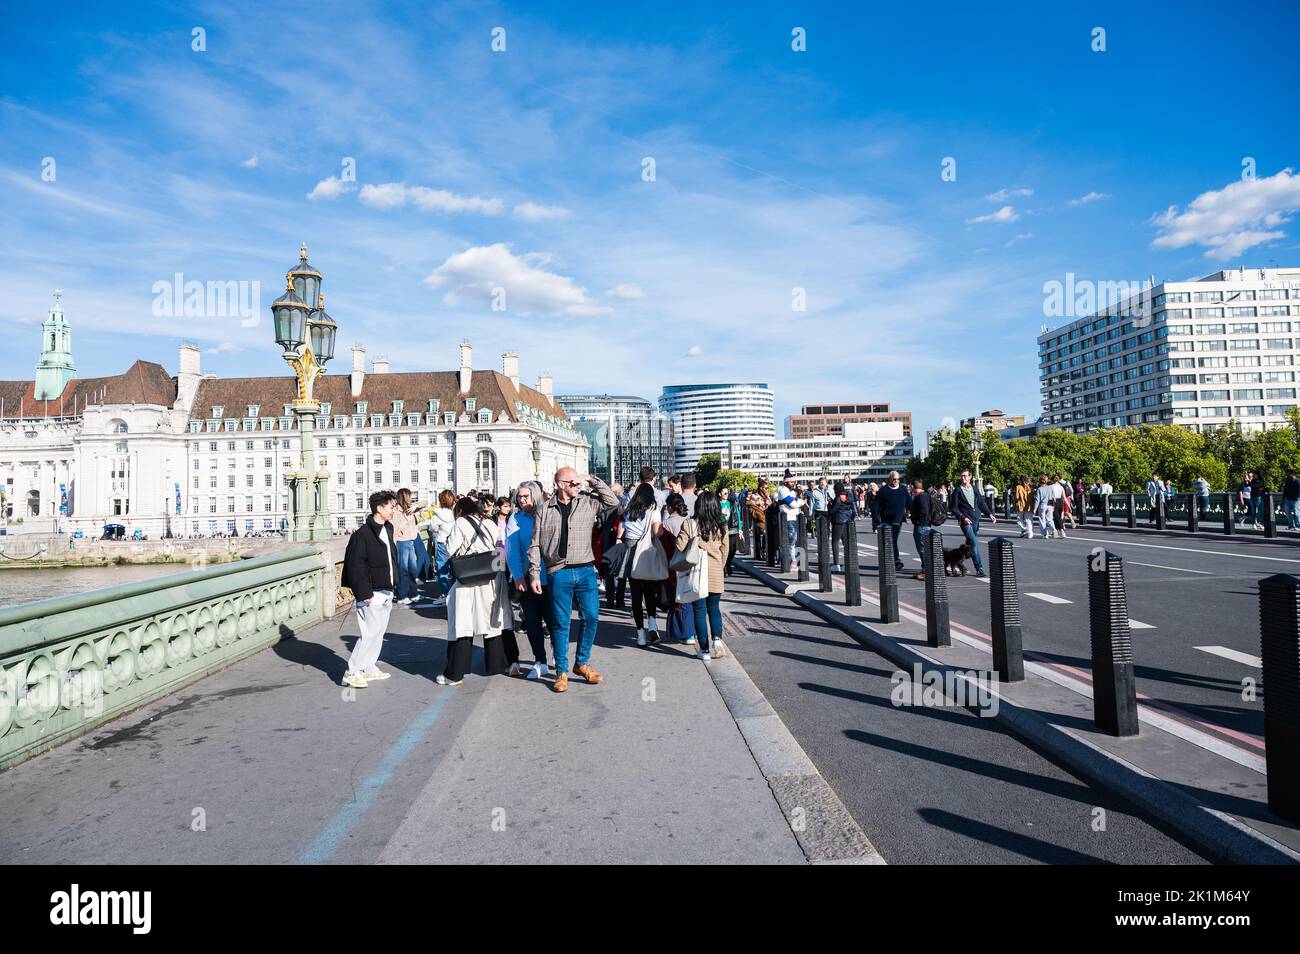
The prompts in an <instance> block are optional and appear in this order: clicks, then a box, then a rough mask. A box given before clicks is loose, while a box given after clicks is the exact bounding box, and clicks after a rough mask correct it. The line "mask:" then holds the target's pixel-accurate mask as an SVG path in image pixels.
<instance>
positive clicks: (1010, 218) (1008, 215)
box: [966, 205, 1020, 225]
mask: <svg viewBox="0 0 1300 954" xmlns="http://www.w3.org/2000/svg"><path fill="white" fill-rule="evenodd" d="M1019 221H1020V213H1018V212H1017V211H1016V210H1015V209H1013V208H1012V207H1011V206H1009V205H1004V206H1003V207H1002V208H1000V209H998V210H997V211H996V212H990V213H989V214H988V215H977V216H976V217H975V218H973V219H967V220H966V224H967V225H976V224H977V223H980V222H1019Z"/></svg>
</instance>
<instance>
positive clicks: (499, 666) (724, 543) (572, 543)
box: [342, 467, 745, 693]
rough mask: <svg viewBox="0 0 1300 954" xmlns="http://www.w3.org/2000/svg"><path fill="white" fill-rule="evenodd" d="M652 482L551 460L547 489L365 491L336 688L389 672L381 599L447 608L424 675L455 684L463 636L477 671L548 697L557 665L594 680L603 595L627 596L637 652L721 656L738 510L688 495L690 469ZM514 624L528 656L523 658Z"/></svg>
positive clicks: (460, 676)
mask: <svg viewBox="0 0 1300 954" xmlns="http://www.w3.org/2000/svg"><path fill="white" fill-rule="evenodd" d="M656 476H657V475H656V474H655V472H654V470H653V469H652V468H649V467H646V468H643V469H642V471H641V473H640V479H639V481H638V483H637V484H636V485H635V486H634V487H630V488H627V489H626V490H625V489H624V488H623V487H622V486H621V485H620V484H618V483H615V484H613V485H612V486H611V485H607V484H605V483H604V482H603V481H601V480H600V479H598V478H596V477H593V476H591V475H589V474H581V475H580V474H578V473H577V472H576V471H574V470H573V469H572V468H562V469H561V470H559V471H557V472H556V474H555V478H554V483H553V486H552V489H551V490H550V491H549V492H548V491H546V490H544V489H543V487H542V486H541V484H540V483H538V482H536V481H524V482H522V483H520V485H519V486H518V487H516V488H515V490H514V493H513V495H511V496H509V497H493V496H492V495H491V494H485V493H469V494H464V495H462V496H459V497H458V496H456V495H455V494H453V493H452V492H451V491H449V490H444V491H443V492H442V493H441V494H439V497H438V500H437V501H436V502H434V503H431V504H429V505H425V504H422V503H420V502H418V501H415V500H414V499H413V498H412V495H411V492H410V491H409V490H407V489H405V488H403V489H401V490H399V491H397V492H396V493H394V492H392V491H380V492H378V493H375V494H372V495H371V497H370V511H371V513H370V516H369V517H368V518H367V519H366V521H365V523H364V524H363V525H362V526H361V527H359V528H358V529H357V530H356V531H355V532H354V533H353V534H352V536H351V538H350V539H349V541H348V546H347V551H346V554H345V556H344V561H343V576H342V583H343V585H344V586H346V587H347V588H349V589H350V590H351V591H352V594H353V596H354V598H355V601H356V611H357V621H358V628H359V630H360V635H359V638H358V639H357V642H356V644H355V646H354V647H353V649H352V653H351V656H350V658H349V660H348V664H347V670H346V671H345V673H344V675H343V683H344V685H347V686H350V687H353V688H366V687H368V686H370V685H371V684H372V683H374V682H377V681H380V680H383V679H387V678H389V673H387V672H385V671H383V670H382V669H380V668H379V665H378V661H379V654H380V651H381V649H382V646H383V639H384V635H385V633H386V631H387V628H388V621H389V617H390V614H391V612H392V607H393V604H394V603H401V604H405V605H410V604H414V603H421V604H423V605H426V606H445V607H446V610H447V640H448V647H447V662H446V666H445V668H444V669H443V672H442V673H441V674H439V675H438V676H437V679H436V681H437V682H438V684H439V685H443V686H458V685H460V684H461V683H462V682H463V680H464V678H465V676H466V674H467V673H468V672H469V670H470V660H471V657H472V652H473V643H474V640H475V639H476V638H477V639H479V640H480V641H481V643H482V647H483V657H484V671H485V673H486V674H487V675H497V674H508V675H512V676H521V677H523V678H526V679H530V680H543V679H550V686H551V689H552V690H553V691H555V692H557V693H559V692H565V691H567V690H568V688H569V674H570V671H572V674H573V676H574V677H575V678H579V679H581V680H583V681H584V682H586V683H588V684H592V685H594V684H597V683H600V682H602V681H603V679H604V677H603V676H602V675H601V674H600V673H599V672H597V671H596V669H595V667H594V666H593V665H592V658H591V657H592V650H593V647H594V645H595V640H596V632H597V627H598V626H599V622H600V600H601V595H602V593H603V594H604V596H605V600H606V606H607V608H618V609H626V608H627V602H626V601H627V597H628V595H629V593H630V595H631V602H632V607H631V609H632V616H633V621H634V623H635V628H636V637H635V639H636V644H637V645H638V646H642V647H649V646H653V645H655V644H657V643H659V642H661V641H662V639H663V638H664V637H665V636H666V637H667V638H669V639H672V640H674V641H676V642H678V643H680V644H681V645H682V646H684V647H686V648H687V649H688V650H689V651H691V652H692V653H693V654H694V655H695V657H696V658H698V659H701V660H703V661H705V662H709V661H711V660H712V659H713V658H714V657H717V656H721V655H723V654H724V653H725V652H726V648H725V646H724V644H723V642H722V638H721V637H722V613H721V607H720V601H721V597H722V593H723V591H724V588H725V579H726V577H727V576H729V575H730V574H731V572H732V561H733V560H734V558H735V553H736V549H737V546H738V540H739V538H740V535H741V534H742V532H743V530H744V526H745V523H744V517H743V515H742V512H741V510H742V508H741V507H740V505H739V504H738V502H737V501H734V500H732V499H731V494H730V491H729V490H728V489H726V488H724V489H722V490H719V491H716V492H715V491H713V490H708V489H703V490H701V489H697V487H696V480H695V475H694V474H683V475H679V476H673V477H670V478H668V480H667V481H664V482H663V483H662V484H661V483H660V482H658V481H657V479H656ZM422 579H425V580H430V581H432V582H434V583H435V584H436V587H437V590H438V595H437V597H436V598H433V599H432V600H428V599H427V598H424V597H422V596H421V595H420V591H419V584H420V581H421V580H422ZM575 610H576V613H577V615H576V619H575V617H574V611H575ZM661 616H662V617H663V620H664V631H663V633H662V635H661V630H660V625H659V620H660V617H661ZM520 630H522V631H523V632H524V634H525V636H526V637H527V639H528V646H529V651H530V652H531V655H532V660H531V662H530V663H529V664H528V665H527V666H525V664H524V663H523V662H522V661H521V658H520V653H519V644H518V640H517V637H516V634H517V633H518V631H520ZM548 637H549V640H548ZM548 642H549V646H548ZM571 644H575V645H576V649H575V650H574V652H573V665H572V670H570V645H571ZM548 648H549V652H548Z"/></svg>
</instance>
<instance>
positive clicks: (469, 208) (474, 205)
mask: <svg viewBox="0 0 1300 954" xmlns="http://www.w3.org/2000/svg"><path fill="white" fill-rule="evenodd" d="M358 198H360V199H361V202H362V203H363V204H365V205H368V206H370V207H371V208H374V209H400V208H402V207H403V206H405V205H406V203H408V202H410V203H411V204H412V205H414V206H415V207H416V208H417V209H419V210H420V211H421V212H439V213H447V212H477V213H478V214H480V215H500V214H501V213H502V212H504V211H505V203H504V202H502V201H501V200H500V199H484V198H482V197H481V196H476V195H456V194H455V193H454V192H448V191H447V190H446V189H430V188H429V187H428V186H408V185H407V184H406V183H404V182H384V183H381V184H380V185H364V186H362V187H361V194H360V196H358ZM539 208H540V206H539Z"/></svg>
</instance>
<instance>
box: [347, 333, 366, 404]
mask: <svg viewBox="0 0 1300 954" xmlns="http://www.w3.org/2000/svg"><path fill="white" fill-rule="evenodd" d="M349 380H350V381H351V384H352V396H353V397H354V398H359V397H361V388H362V386H363V385H364V384H365V383H366V349H365V348H364V347H363V346H362V345H361V342H359V341H358V342H357V343H356V344H354V345H353V346H352V375H351V377H350V378H349Z"/></svg>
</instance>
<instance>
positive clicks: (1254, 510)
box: [1246, 497, 1264, 523]
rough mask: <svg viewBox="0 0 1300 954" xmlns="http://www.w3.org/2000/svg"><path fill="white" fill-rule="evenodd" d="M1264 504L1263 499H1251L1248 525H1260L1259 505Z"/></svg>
mask: <svg viewBox="0 0 1300 954" xmlns="http://www.w3.org/2000/svg"><path fill="white" fill-rule="evenodd" d="M1263 502H1264V498H1263V497H1251V498H1250V500H1248V501H1247V507H1246V520H1247V522H1248V523H1259V505H1260V504H1262V503H1263Z"/></svg>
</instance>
